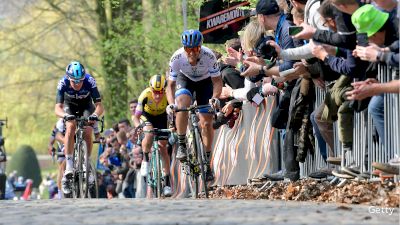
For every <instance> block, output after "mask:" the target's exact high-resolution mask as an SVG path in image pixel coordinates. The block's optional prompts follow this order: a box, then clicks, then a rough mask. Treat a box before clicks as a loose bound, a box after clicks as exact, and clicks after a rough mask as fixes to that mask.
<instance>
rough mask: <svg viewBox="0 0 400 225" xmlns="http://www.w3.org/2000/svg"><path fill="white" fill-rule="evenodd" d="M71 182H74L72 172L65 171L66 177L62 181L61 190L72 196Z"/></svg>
mask: <svg viewBox="0 0 400 225" xmlns="http://www.w3.org/2000/svg"><path fill="white" fill-rule="evenodd" d="M71 181H72V171H71V170H65V173H64V176H63V178H62V179H61V189H62V191H63V193H64V194H66V195H67V194H71V192H72V190H71Z"/></svg>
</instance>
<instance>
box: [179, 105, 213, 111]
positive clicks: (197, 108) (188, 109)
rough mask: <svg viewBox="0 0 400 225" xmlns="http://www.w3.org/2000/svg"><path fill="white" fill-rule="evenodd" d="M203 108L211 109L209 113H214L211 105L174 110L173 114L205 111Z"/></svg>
mask: <svg viewBox="0 0 400 225" xmlns="http://www.w3.org/2000/svg"><path fill="white" fill-rule="evenodd" d="M205 108H211V109H212V111H211V112H214V111H215V109H214V108H213V106H212V105H191V106H189V107H187V108H181V109H174V111H175V112H189V111H196V110H199V109H205Z"/></svg>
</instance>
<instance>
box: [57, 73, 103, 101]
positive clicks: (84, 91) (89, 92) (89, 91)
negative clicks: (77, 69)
mask: <svg viewBox="0 0 400 225" xmlns="http://www.w3.org/2000/svg"><path fill="white" fill-rule="evenodd" d="M90 100H93V102H94V103H96V102H101V97H100V93H99V91H98V89H97V85H96V80H95V79H94V78H93V77H92V76H91V75H90V74H86V75H85V78H84V80H83V85H82V88H81V89H80V90H79V91H77V90H74V89H73V88H72V87H71V82H70V81H69V79H68V77H67V76H64V77H63V78H62V79H61V80H60V81H59V82H58V86H57V99H56V103H63V104H64V103H65V102H73V103H79V102H82V101H83V102H86V101H90Z"/></svg>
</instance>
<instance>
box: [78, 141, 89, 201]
mask: <svg viewBox="0 0 400 225" xmlns="http://www.w3.org/2000/svg"><path fill="white" fill-rule="evenodd" d="M78 149H79V165H78V166H79V167H78V168H79V169H78V182H79V197H80V198H85V197H86V194H87V190H88V185H87V183H86V181H87V180H88V179H86V175H87V170H88V168H87V166H86V163H85V161H86V160H85V158H86V159H87V157H85V156H86V155H87V147H86V141H84V140H82V141H81V142H80V144H79V148H78ZM84 163H85V167H86V168H85V170H84V168H83V165H84Z"/></svg>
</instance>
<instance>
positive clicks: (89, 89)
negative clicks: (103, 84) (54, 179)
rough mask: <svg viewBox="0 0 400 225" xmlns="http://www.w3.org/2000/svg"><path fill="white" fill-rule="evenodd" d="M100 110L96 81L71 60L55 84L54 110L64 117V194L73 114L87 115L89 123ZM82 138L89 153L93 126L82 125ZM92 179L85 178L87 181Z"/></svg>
mask: <svg viewBox="0 0 400 225" xmlns="http://www.w3.org/2000/svg"><path fill="white" fill-rule="evenodd" d="M103 112H104V108H103V104H102V103H101V97H100V93H99V91H98V89H97V85H96V80H95V79H94V78H93V77H92V76H91V75H90V74H87V73H86V72H85V68H84V67H83V65H82V64H81V63H80V62H78V61H73V62H71V63H70V64H69V65H68V66H67V68H66V73H65V75H64V77H63V78H61V80H60V81H59V83H58V86H57V99H56V105H55V113H56V115H57V116H58V117H60V118H63V119H64V120H65V126H66V131H65V143H64V144H65V160H66V166H65V172H64V176H63V179H62V191H63V192H64V194H70V193H71V179H72V168H73V161H72V157H73V151H74V135H75V130H76V126H77V124H76V121H75V118H77V117H81V116H84V117H87V118H88V120H89V123H91V124H93V123H95V121H96V120H97V119H98V117H99V116H101V115H102V114H103ZM84 133H85V135H84V138H85V141H86V143H87V147H88V154H89V156H90V154H91V152H92V146H93V143H92V134H93V128H92V127H91V126H87V127H86V128H85V132H84ZM93 181H94V178H91V177H89V182H93Z"/></svg>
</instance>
